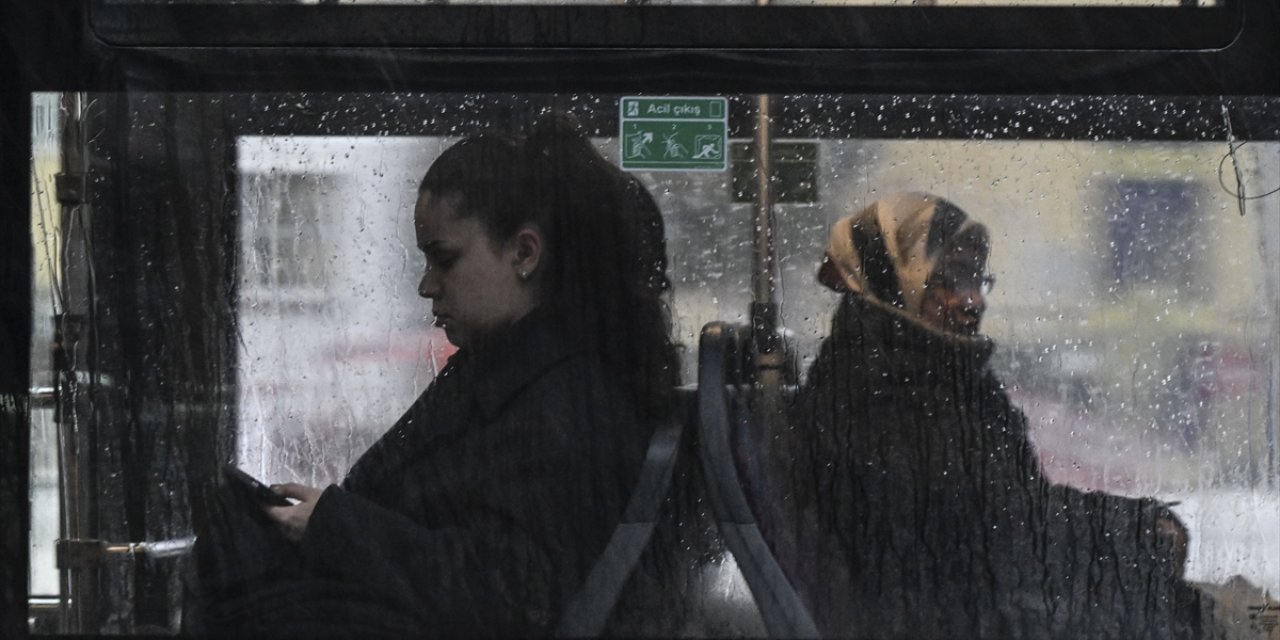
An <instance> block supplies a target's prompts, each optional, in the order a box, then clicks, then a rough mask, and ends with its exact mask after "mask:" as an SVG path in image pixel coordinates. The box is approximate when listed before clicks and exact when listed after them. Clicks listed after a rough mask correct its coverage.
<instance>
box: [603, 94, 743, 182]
mask: <svg viewBox="0 0 1280 640" xmlns="http://www.w3.org/2000/svg"><path fill="white" fill-rule="evenodd" d="M728 107H729V103H728V100H726V99H725V98H697V97H695V98H647V97H640V96H628V97H625V98H623V99H622V101H621V102H619V103H618V109H619V112H620V116H621V117H620V118H619V121H620V122H621V123H622V125H621V129H622V130H621V132H620V134H619V136H618V139H619V141H620V142H621V143H622V168H623V169H627V170H634V169H643V170H646V171H724V170H725V169H726V168H727V167H728V161H729V149H728V146H729V108H728Z"/></svg>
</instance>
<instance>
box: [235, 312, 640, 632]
mask: <svg viewBox="0 0 1280 640" xmlns="http://www.w3.org/2000/svg"><path fill="white" fill-rule="evenodd" d="M630 407H631V402H630V401H629V400H628V396H627V394H626V393H624V390H623V389H621V388H620V387H619V385H618V384H617V383H616V382H615V381H614V380H613V379H612V378H611V376H609V375H608V373H607V372H606V371H605V370H604V369H603V367H602V365H601V364H600V362H599V361H598V359H596V358H595V357H593V356H592V355H591V354H590V353H589V352H588V351H587V350H586V349H585V348H584V347H583V346H582V345H581V344H578V343H575V342H574V341H573V340H571V339H570V337H569V336H565V335H562V333H561V332H560V331H559V330H558V328H557V327H554V326H552V323H551V322H550V321H549V320H548V318H546V317H545V316H544V315H543V314H541V313H539V312H535V313H533V314H530V316H528V317H526V318H525V319H523V320H521V321H520V322H518V323H517V324H516V325H515V326H514V327H512V329H511V330H510V331H509V332H508V333H507V334H506V335H505V336H503V337H502V338H501V340H499V341H498V342H497V343H496V344H492V345H490V346H489V347H488V348H487V349H486V350H485V351H484V352H483V353H478V354H470V353H467V352H465V351H461V352H459V353H458V354H456V355H455V356H454V357H453V358H452V359H451V360H450V362H449V364H448V366H446V367H445V369H444V370H443V371H442V372H441V373H440V376H439V377H438V378H437V379H436V381H434V382H433V383H432V384H431V386H430V387H429V388H428V389H427V391H426V392H425V393H423V394H422V396H421V397H420V398H419V399H418V400H417V401H416V402H415V403H414V404H413V406H412V407H410V408H409V410H408V411H407V412H406V413H405V414H404V416H403V417H402V418H401V419H400V420H399V421H398V422H397V423H396V425H395V426H394V427H393V428H392V429H391V430H390V431H389V432H387V433H386V434H385V435H384V436H383V437H382V438H381V439H380V440H379V441H378V442H377V443H376V444H374V446H373V447H371V448H370V449H369V451H367V452H366V453H365V454H364V455H363V456H362V457H361V458H360V459H359V460H358V461H357V462H356V464H355V465H354V467H353V468H352V470H351V472H350V474H349V475H348V477H347V478H346V480H345V481H344V482H343V483H342V486H340V487H339V486H331V487H329V488H328V489H326V490H325V492H324V494H323V496H322V497H321V498H320V500H319V501H318V502H317V504H316V507H315V511H314V512H313V514H312V516H311V519H310V521H309V523H308V526H307V530H306V534H305V536H304V538H303V540H302V542H301V544H300V545H299V546H298V547H297V549H296V552H297V555H296V560H295V562H294V563H293V564H292V565H291V566H290V567H289V568H288V569H287V571H285V573H290V574H292V576H293V579H291V580H285V581H284V582H283V583H281V582H280V581H274V583H273V584H274V586H277V587H278V586H280V585H281V584H283V585H284V587H283V591H285V592H287V591H289V587H293V590H294V591H298V592H307V591H308V590H312V591H317V592H319V593H321V594H322V595H320V596H318V597H315V598H310V599H309V601H306V600H307V598H305V597H304V598H303V599H304V602H301V603H295V602H291V603H289V605H288V606H289V607H291V610H296V612H297V613H298V614H299V617H303V618H306V617H312V619H313V620H314V619H316V618H317V617H318V619H320V620H323V621H324V622H323V624H321V625H320V626H321V627H327V628H328V629H329V630H337V631H339V632H347V633H351V632H352V631H361V632H363V631H366V630H368V629H367V627H368V625H374V631H376V632H389V633H390V632H400V633H410V634H416V633H422V632H429V633H432V634H446V635H465V636H476V635H505V636H509V635H530V634H532V635H541V634H545V633H547V632H549V631H550V629H551V628H552V626H553V625H554V624H555V623H556V621H557V616H558V615H559V613H560V611H561V610H562V609H563V606H564V603H565V601H566V599H567V598H568V596H569V595H570V594H572V593H573V592H574V591H575V590H576V589H577V588H578V587H579V586H580V585H581V584H582V581H583V579H584V577H585V576H586V574H587V572H588V571H589V569H590V567H591V565H592V563H594V562H595V560H596V559H597V557H598V556H599V554H600V552H601V551H602V550H603V548H604V546H605V544H606V542H607V541H608V538H609V536H610V534H611V533H612V531H613V528H614V527H615V526H616V523H617V522H618V520H619V517H620V515H621V513H622V511H623V508H624V506H625V503H626V500H627V498H628V496H629V494H630V492H631V490H632V488H633V486H634V484H635V480H636V477H637V475H638V472H639V468H640V465H641V462H642V460H643V457H644V450H645V447H646V446H647V443H648V439H649V437H650V435H651V431H652V427H651V426H646V425H643V424H642V422H641V421H640V420H639V419H638V418H637V416H636V413H635V412H634V411H633V410H631V409H630ZM279 574H280V572H276V575H279ZM315 585H321V586H319V587H315ZM257 591H262V589H257ZM324 594H330V595H324ZM352 594H361V595H359V597H358V599H357V601H356V603H355V604H350V603H349V602H348V601H349V600H350V599H351V598H350V596H351V595H352ZM238 613H239V615H240V616H241V617H242V618H243V617H247V618H249V619H250V620H256V621H257V622H260V623H261V624H259V625H256V628H254V629H253V630H255V631H260V630H262V629H264V628H266V629H298V628H306V627H298V626H297V625H295V624H293V622H294V621H288V620H283V619H282V616H281V615H280V614H279V613H276V614H270V613H268V614H267V615H266V616H265V617H266V619H265V620H260V619H258V616H257V615H255V614H253V613H252V612H246V611H245V610H243V609H240V610H239V611H238ZM223 617H224V619H225V618H226V616H223ZM284 617H287V616H284ZM302 622H304V623H305V622H306V621H305V620H304V621H302ZM236 624H240V623H239V622H237V623H236ZM241 626H243V625H241ZM250 626H251V628H253V626H254V625H250Z"/></svg>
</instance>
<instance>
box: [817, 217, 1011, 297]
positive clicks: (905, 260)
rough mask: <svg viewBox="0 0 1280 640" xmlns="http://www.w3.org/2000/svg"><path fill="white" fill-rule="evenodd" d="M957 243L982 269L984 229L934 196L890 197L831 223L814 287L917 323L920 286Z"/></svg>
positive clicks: (921, 295)
mask: <svg viewBox="0 0 1280 640" xmlns="http://www.w3.org/2000/svg"><path fill="white" fill-rule="evenodd" d="M961 238H964V240H965V242H964V243H963V244H964V245H967V246H968V247H972V248H975V249H976V255H975V256H973V257H976V259H977V260H978V262H979V264H977V265H975V266H976V267H977V268H978V269H979V270H981V269H983V268H985V266H986V261H987V250H988V236H987V229H986V227H984V226H983V225H982V224H980V223H977V222H974V221H972V220H970V219H969V216H968V215H966V214H965V212H964V211H962V210H960V208H959V207H957V206H955V205H954V204H951V203H950V202H948V201H946V200H943V199H942V198H939V197H937V196H934V195H930V194H927V193H915V192H900V193H893V194H890V195H888V196H885V197H884V198H881V199H880V200H877V201H876V202H874V203H872V204H871V206H869V207H867V208H865V209H863V210H862V211H859V212H858V213H855V214H853V215H851V216H847V217H845V218H842V219H840V221H838V222H836V224H835V226H833V227H832V229H831V241H830V245H829V246H828V247H827V255H826V259H825V260H824V261H823V263H822V268H821V269H819V271H818V281H819V282H821V283H822V284H824V285H826V286H827V287H830V288H831V289H834V290H836V291H849V292H852V293H855V294H858V295H863V296H871V297H873V298H875V299H877V300H879V301H881V302H883V303H885V304H889V305H893V306H895V307H898V308H899V309H902V310H903V311H906V312H907V313H909V314H911V315H913V316H917V317H918V316H920V315H921V313H922V311H921V307H922V300H923V298H924V284H925V282H926V281H928V279H929V277H930V276H931V275H933V273H934V271H935V270H936V269H937V268H938V266H939V264H940V262H941V261H942V259H943V258H944V257H946V256H947V254H948V252H949V251H950V250H951V249H953V248H956V247H959V246H960V245H961V242H960V239H961ZM971 259H972V258H971Z"/></svg>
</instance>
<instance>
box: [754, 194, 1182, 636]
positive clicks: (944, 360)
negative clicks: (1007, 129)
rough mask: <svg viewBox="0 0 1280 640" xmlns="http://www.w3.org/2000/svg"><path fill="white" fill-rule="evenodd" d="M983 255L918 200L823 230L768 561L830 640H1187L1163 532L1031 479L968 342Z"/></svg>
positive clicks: (1006, 406) (1000, 393)
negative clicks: (820, 326) (819, 306)
mask: <svg viewBox="0 0 1280 640" xmlns="http://www.w3.org/2000/svg"><path fill="white" fill-rule="evenodd" d="M988 250H989V234H988V232H987V229H986V227H984V226H983V225H981V224H979V223H977V222H974V221H973V220H971V219H970V218H969V217H968V216H967V215H966V214H965V213H964V211H962V210H961V209H960V208H958V207H956V206H955V205H954V204H952V203H950V202H948V201H947V200H944V199H942V198H938V197H936V196H932V195H928V194H923V193H895V194H892V195H889V196H886V197H885V198H883V199H881V200H878V201H876V202H875V203H873V204H871V205H870V206H869V207H867V208H865V209H863V210H862V211H860V212H858V213H856V214H854V215H852V216H849V217H847V218H844V219H842V220H840V221H839V222H837V223H836V225H835V226H834V228H833V229H832V233H831V240H830V245H829V247H828V249H827V253H826V259H825V261H824V262H823V265H822V267H821V269H820V272H819V281H820V282H822V283H823V284H824V285H826V286H827V287H829V288H831V289H833V290H835V291H837V292H839V293H841V294H842V295H841V299H840V303H839V306H838V308H837V309H836V313H835V318H834V320H833V322H832V327H831V333H830V335H829V336H828V337H827V338H826V339H825V340H824V341H823V343H822V345H821V348H820V351H819V354H818V356H817V358H816V359H815V361H814V363H813V365H812V366H811V368H810V369H809V372H808V376H807V378H806V380H805V382H804V385H803V387H802V388H801V389H800V390H799V393H798V394H797V396H796V399H795V402H794V403H793V406H792V407H791V415H790V420H789V423H790V425H791V426H790V427H789V431H788V433H787V434H786V436H784V437H783V438H782V442H783V444H782V446H781V450H780V454H781V455H779V456H778V457H777V458H776V459H777V460H778V461H779V462H778V464H779V465H780V466H779V467H778V468H775V470H774V472H775V473H779V474H781V478H782V482H783V484H784V485H785V486H786V487H787V488H788V489H789V490H790V491H792V493H791V494H790V495H787V496H785V499H784V501H783V503H782V504H783V506H782V508H781V510H780V511H775V512H774V514H773V515H772V516H770V517H769V519H770V520H771V521H770V522H767V523H765V528H766V529H767V530H768V533H769V535H770V538H771V541H772V543H773V545H774V549H775V552H776V553H777V555H778V557H779V561H780V562H781V563H782V565H783V567H784V570H785V571H786V572H787V573H788V575H789V577H790V578H791V580H792V582H793V583H795V585H796V587H797V589H798V590H799V591H800V592H801V594H802V597H803V598H804V599H805V601H806V602H807V604H808V605H809V606H810V607H811V608H812V613H813V614H814V617H815V619H816V620H817V622H818V625H819V627H820V629H821V630H822V632H823V633H824V635H829V636H834V637H871V638H1017V637H1025V638H1042V637H1116V638H1135V637H1152V638H1157V637H1158V638H1167V637H1179V636H1182V637H1201V636H1200V632H1201V627H1200V626H1199V624H1198V619H1197V620H1186V619H1183V618H1187V616H1185V615H1182V614H1180V613H1178V612H1176V611H1175V609H1176V608H1178V607H1180V606H1186V605H1188V602H1189V600H1188V598H1187V597H1185V594H1183V593H1182V588H1183V586H1184V585H1181V583H1180V581H1179V580H1178V579H1177V576H1176V568H1175V565H1177V562H1176V558H1175V557H1174V554H1173V553H1171V551H1170V550H1169V549H1168V548H1167V547H1168V545H1167V538H1165V537H1162V536H1161V535H1160V534H1159V531H1158V527H1157V522H1158V520H1159V519H1160V518H1165V519H1170V518H1173V516H1172V514H1171V513H1169V512H1168V511H1167V510H1166V509H1163V508H1162V507H1161V506H1160V505H1159V504H1158V503H1155V502H1154V501H1150V500H1130V499H1127V498H1118V497H1115V496H1103V495H1101V494H1084V493H1081V492H1078V491H1075V490H1073V489H1070V488H1066V487H1055V486H1052V485H1050V483H1049V482H1048V481H1047V480H1046V479H1045V478H1044V476H1043V474H1042V472H1041V469H1040V467H1039V464H1038V461H1037V458H1036V455H1035V452H1034V450H1033V447H1032V445H1031V443H1030V441H1029V440H1028V436H1027V422H1026V418H1025V417H1024V415H1023V414H1022V413H1021V411H1019V410H1018V409H1017V408H1016V407H1014V406H1013V405H1012V404H1011V403H1010V401H1009V397H1008V395H1007V394H1006V393H1005V391H1004V388H1003V385H1002V384H1001V382H1000V381H999V380H998V379H997V378H996V376H995V375H994V373H993V372H992V370H991V368H990V366H989V363H990V358H991V355H992V352H993V350H994V345H993V343H992V342H991V340H990V339H988V338H987V337H985V336H983V335H981V334H980V331H979V328H980V325H981V321H982V316H983V313H984V312H985V310H986V302H985V298H984V294H985V293H987V291H988V290H989V288H990V286H991V284H992V282H993V280H992V279H991V277H990V276H989V275H988V274H987V270H986V267H987V256H988ZM1173 522H1176V520H1173ZM1177 566H1180V565H1177ZM1191 604H1194V603H1191ZM1196 611H1197V612H1198V611H1199V609H1198V608H1197V609H1196ZM1197 615H1198V614H1197Z"/></svg>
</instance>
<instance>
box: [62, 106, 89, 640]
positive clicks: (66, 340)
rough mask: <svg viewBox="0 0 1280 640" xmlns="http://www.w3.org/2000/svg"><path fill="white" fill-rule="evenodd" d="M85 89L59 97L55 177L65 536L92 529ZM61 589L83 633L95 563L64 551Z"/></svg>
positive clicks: (65, 618)
mask: <svg viewBox="0 0 1280 640" xmlns="http://www.w3.org/2000/svg"><path fill="white" fill-rule="evenodd" d="M86 99H87V98H86V96H85V94H83V93H66V94H63V95H62V97H61V100H60V106H61V108H60V110H59V111H60V117H61V119H62V127H61V133H62V139H61V141H60V143H61V155H62V172H61V173H59V174H58V175H57V177H56V188H57V196H58V201H59V203H61V205H62V223H61V230H62V238H61V242H60V243H59V249H60V251H61V255H60V256H59V266H60V269H59V270H60V273H59V276H60V278H59V283H58V286H59V287H60V288H61V289H62V296H61V298H62V300H63V304H64V307H63V309H62V310H61V313H60V314H59V317H58V320H57V327H56V329H55V332H56V334H55V345H54V350H55V353H54V360H55V362H54V369H55V374H56V380H57V383H56V384H55V389H56V393H57V394H58V408H57V429H58V443H59V463H60V465H61V468H60V473H59V476H60V477H59V485H60V488H61V490H62V493H61V498H62V500H61V505H60V511H61V518H60V526H59V529H60V533H61V535H62V537H63V539H71V540H78V539H85V538H89V537H91V533H92V532H91V531H90V521H89V517H90V514H89V505H88V501H87V500H86V497H87V496H86V484H85V481H86V478H87V477H88V473H89V470H88V469H86V468H85V464H86V460H85V458H84V455H83V454H84V452H85V451H87V450H88V447H89V442H88V435H89V434H88V429H87V425H86V424H85V422H84V421H83V420H82V416H81V411H80V407H79V404H80V400H81V398H83V397H84V395H85V392H84V388H83V386H82V383H83V382H87V379H85V380H82V379H81V377H82V376H81V375H80V372H82V371H85V370H86V369H87V367H86V365H85V363H86V358H85V357H84V356H85V353H86V351H87V348H86V347H87V341H86V340H84V338H85V337H86V336H85V333H86V331H91V330H92V327H87V326H85V321H84V320H85V318H86V317H88V316H89V314H90V313H91V312H92V310H91V309H90V308H89V307H90V302H89V300H90V293H91V289H92V275H91V272H92V266H91V265H90V264H89V261H90V260H92V258H93V256H91V255H89V251H88V247H89V233H90V229H89V228H88V224H89V213H88V211H87V210H86V209H87V208H88V204H87V198H86V196H87V194H86V189H87V185H88V180H87V170H88V162H87V159H86V156H87V154H86V153H85V145H86V144H87V138H86V136H85V135H84V117H83V116H84V110H85V105H86ZM59 573H60V578H61V583H62V584H61V586H62V589H61V591H62V593H61V598H60V603H61V605H62V610H63V612H64V613H63V615H61V616H60V622H59V624H60V626H62V627H63V628H62V629H60V631H62V632H64V633H84V632H86V631H87V629H86V628H85V627H86V616H87V611H86V606H85V601H86V599H87V598H88V597H89V594H90V593H91V590H92V575H91V574H90V571H89V570H85V569H73V568H70V567H68V566H66V563H65V562H63V559H61V558H60V559H59Z"/></svg>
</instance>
